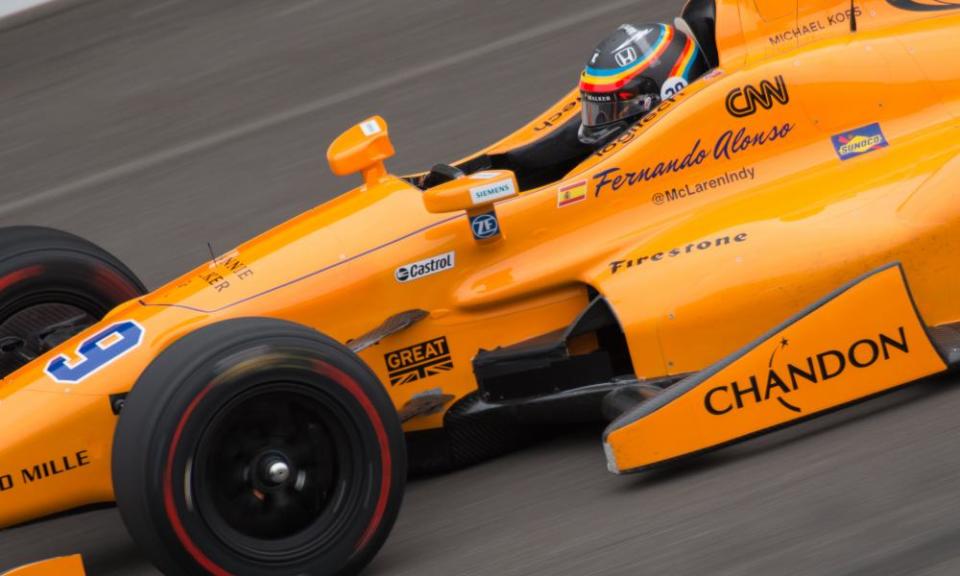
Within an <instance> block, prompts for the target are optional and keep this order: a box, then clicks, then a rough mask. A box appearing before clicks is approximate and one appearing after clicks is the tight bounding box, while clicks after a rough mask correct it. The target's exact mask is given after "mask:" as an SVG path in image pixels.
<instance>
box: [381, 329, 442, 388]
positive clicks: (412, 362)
mask: <svg viewBox="0 0 960 576" xmlns="http://www.w3.org/2000/svg"><path fill="white" fill-rule="evenodd" d="M383 359H384V361H385V362H386V363H387V373H388V374H389V376H390V385H391V386H402V385H404V384H410V383H411V382H416V381H417V380H422V379H423V378H429V377H431V376H436V375H437V374H441V373H443V372H449V371H451V370H453V359H452V358H451V356H450V348H449V346H447V338H446V337H445V336H441V337H439V338H434V339H433V340H427V341H426V342H420V343H419V344H414V345H413V346H408V347H406V348H402V349H400V350H394V351H393V352H388V353H387V354H385V355H384V357H383Z"/></svg>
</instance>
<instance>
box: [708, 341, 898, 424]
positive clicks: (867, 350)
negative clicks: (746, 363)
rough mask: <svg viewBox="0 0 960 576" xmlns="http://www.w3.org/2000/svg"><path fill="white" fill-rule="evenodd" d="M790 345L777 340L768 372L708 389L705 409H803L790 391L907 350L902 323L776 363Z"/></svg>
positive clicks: (716, 411)
mask: <svg viewBox="0 0 960 576" xmlns="http://www.w3.org/2000/svg"><path fill="white" fill-rule="evenodd" d="M789 346H790V341H789V340H787V339H786V338H784V339H782V340H780V342H779V343H777V345H776V347H775V348H774V350H773V352H772V353H771V354H770V362H769V363H768V366H769V370H768V371H767V372H765V373H763V374H753V375H751V376H749V377H747V378H744V379H738V380H735V381H733V382H731V383H730V384H727V385H725V386H717V387H716V388H712V389H710V390H709V391H708V392H707V393H706V395H704V397H703V406H704V408H705V409H706V411H707V412H708V413H710V414H712V415H714V416H723V415H725V414H730V413H732V412H736V411H738V410H744V409H749V408H750V407H752V406H756V405H759V404H762V403H764V402H769V401H771V400H775V401H777V402H778V403H780V405H781V406H783V408H784V409H786V410H789V411H791V412H797V413H802V412H803V408H802V407H800V406H798V405H797V402H795V401H793V400H792V399H791V397H790V395H791V394H792V393H793V392H796V391H798V390H801V389H802V388H804V387H806V386H812V385H815V384H819V385H822V384H824V383H826V382H829V381H830V380H834V379H836V378H842V377H843V375H844V374H846V373H847V372H848V371H849V370H861V369H864V368H869V367H870V366H873V365H874V364H876V363H878V362H886V361H888V360H890V359H891V358H893V357H894V356H895V355H904V354H909V353H910V348H909V345H908V343H907V335H906V332H905V331H904V329H903V326H901V327H900V328H899V329H898V331H897V334H896V335H895V336H890V335H888V334H882V333H881V334H878V335H877V336H876V338H864V339H863V340H857V341H856V342H854V343H853V344H851V345H850V346H849V347H847V348H846V349H843V350H825V351H823V352H820V353H819V354H814V355H812V356H809V357H807V358H806V359H805V360H804V361H803V362H799V363H796V364H794V363H789V362H788V363H785V364H783V363H780V364H776V363H777V356H778V353H781V351H782V350H785V349H787V348H788V347H789ZM780 355H781V356H782V353H781V354H780Z"/></svg>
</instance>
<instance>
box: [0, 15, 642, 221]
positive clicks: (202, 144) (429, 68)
mask: <svg viewBox="0 0 960 576" xmlns="http://www.w3.org/2000/svg"><path fill="white" fill-rule="evenodd" d="M636 4H637V0H620V1H619V2H611V3H609V4H604V5H602V6H597V7H595V8H592V9H590V10H584V11H583V12H579V13H577V14H572V15H570V16H566V17H564V18H560V19H558V20H554V21H553V22H548V23H546V24H541V25H539V26H534V27H532V28H529V29H527V30H524V31H523V32H518V33H516V34H512V35H510V36H505V37H503V38H501V39H499V40H496V41H494V42H491V43H489V44H486V45H484V46H478V47H476V48H472V49H470V50H465V51H463V52H460V53H458V54H453V55H450V56H447V57H446V58H441V59H439V60H434V61H433V62H429V63H426V64H422V65H420V66H414V67H413V68H408V69H406V70H402V71H400V72H397V73H395V74H391V75H388V76H384V77H382V78H380V79H379V80H376V81H373V82H368V83H366V84H360V85H358V86H355V87H353V88H350V89H348V90H343V91H341V92H337V93H335V94H330V95H329V96H324V97H323V98H318V99H316V100H313V101H311V102H307V103H304V104H301V105H300V106H295V107H293V108H289V109H287V110H284V111H282V112H278V113H276V114H271V115H269V116H264V117H263V118H260V119H258V120H253V121H251V122H247V123H244V124H240V125H238V126H235V127H233V128H229V129H227V130H223V131H220V132H215V133H213V134H210V135H208V136H205V137H203V138H199V139H197V140H193V141H191V142H186V143H184V144H180V145H178V146H173V147H171V148H167V149H165V150H160V151H158V152H155V153H153V154H149V155H146V156H143V157H141V158H137V159H136V160H131V161H129V162H125V163H123V164H119V165H117V166H114V167H113V168H109V169H107V170H103V171H101V172H96V173H93V174H90V175H88V176H84V177H82V178H79V179H77V180H73V181H70V182H67V183H65V184H61V185H60V186H54V187H53V188H48V189H46V190H43V191H40V192H37V193H35V194H31V195H29V196H27V197H24V198H20V199H18V200H13V201H11V202H7V203H4V204H0V215H7V214H10V213H11V212H16V211H18V210H22V209H24V208H30V207H32V206H36V205H37V204H41V203H43V202H46V201H49V200H54V199H57V198H62V197H64V196H68V195H70V194H73V193H74V192H78V191H80V190H84V189H86V188H90V187H91V186H98V185H101V184H105V183H107V182H110V181H112V180H116V179H118V178H123V177H125V176H129V175H130V174H134V173H136V172H139V171H141V170H146V169H149V168H153V167H155V166H158V165H160V164H163V163H165V162H169V161H171V160H175V159H177V158H180V157H183V156H187V155H190V154H194V153H197V152H201V151H203V150H207V149H210V148H213V147H216V146H219V145H221V144H224V143H226V142H229V141H231V140H236V139H238V138H242V137H245V136H249V135H251V134H254V133H256V132H260V131H262V130H266V129H268V128H272V127H274V126H277V125H279V124H283V123H285V122H290V121H291V120H296V119H298V118H301V117H303V116H307V115H309V114H313V113H315V112H318V111H320V110H323V109H324V108H329V107H330V106H334V105H336V104H340V103H342V102H347V101H349V100H352V99H354V98H356V97H359V96H363V95H365V94H370V93H371V92H378V91H381V90H383V89H385V88H390V87H392V86H396V85H400V84H405V83H408V82H409V81H410V80H412V79H414V78H418V77H421V76H427V75H429V74H432V73H434V72H436V71H438V70H442V69H443V68H448V67H450V66H455V65H457V64H461V63H463V62H466V61H468V60H472V59H474V58H478V57H480V56H485V55H487V54H490V53H493V52H497V51H499V50H503V49H505V48H511V47H513V46H516V45H518V44H523V43H525V42H528V41H530V40H531V39H533V38H538V37H540V36H546V35H548V34H552V33H554V32H559V31H560V30H563V29H565V28H569V27H571V26H575V25H577V24H580V23H582V22H583V21H584V20H590V19H593V18H597V17H599V16H603V15H604V14H607V13H609V12H615V11H617V10H620V9H622V8H628V7H630V6H635V5H636Z"/></svg>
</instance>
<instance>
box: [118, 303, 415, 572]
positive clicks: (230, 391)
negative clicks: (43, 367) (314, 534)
mask: <svg viewBox="0 0 960 576" xmlns="http://www.w3.org/2000/svg"><path fill="white" fill-rule="evenodd" d="M245 320H246V321H247V322H246V324H247V326H244V324H245ZM251 320H253V319H242V320H237V321H228V322H225V323H220V324H231V323H232V324H233V325H234V328H235V329H234V330H229V331H227V333H229V334H231V336H227V337H225V338H223V337H219V336H213V335H212V334H210V335H211V336H213V337H207V338H204V337H203V335H202V334H200V335H198V334H196V333H194V334H193V335H188V336H187V337H184V339H182V340H181V341H180V342H178V343H175V344H174V345H173V346H171V347H170V348H169V349H168V351H167V352H165V353H163V354H161V356H160V357H158V359H157V360H155V361H154V363H153V364H151V366H150V367H148V369H147V370H146V371H145V372H144V374H143V376H142V377H141V379H140V381H139V382H138V384H137V386H135V387H134V389H133V392H132V393H131V395H130V396H129V397H128V399H127V403H126V406H125V408H124V411H123V412H122V413H121V425H120V426H119V427H118V432H117V434H118V438H117V441H116V444H115V449H114V458H115V460H116V459H117V458H119V457H122V454H126V455H129V454H130V453H131V452H130V449H129V448H127V449H122V448H121V449H118V448H119V447H120V445H121V444H125V445H127V446H130V442H129V441H131V440H132V441H133V444H135V445H136V447H135V448H134V453H139V454H141V455H142V456H141V457H142V458H143V462H142V463H143V468H142V470H143V475H142V478H141V479H140V480H139V481H142V482H143V484H140V485H141V486H145V487H146V490H145V492H144V494H152V495H154V496H153V498H152V499H149V500H147V501H143V500H141V508H143V507H145V508H146V510H144V511H145V512H147V513H148V515H149V518H150V521H151V522H152V526H144V525H143V524H142V522H141V523H138V522H137V521H136V519H133V521H132V522H131V521H130V519H128V517H127V516H128V514H127V513H124V506H123V502H122V500H123V499H124V498H125V497H126V494H124V492H129V488H128V489H124V488H122V487H121V486H117V492H118V493H117V497H118V502H121V512H122V513H124V519H125V521H127V523H128V527H130V528H131V532H133V533H134V537H135V539H137V540H138V541H139V542H141V544H143V541H146V542H147V545H146V548H148V549H149V550H148V551H151V552H152V556H154V560H155V561H156V562H157V563H158V564H159V565H160V566H161V567H162V568H164V569H165V570H166V571H167V572H168V573H171V574H180V573H194V574H206V573H213V574H278V573H289V574H302V573H309V574H324V575H325V574H330V575H333V574H351V573H355V572H357V571H359V569H360V568H362V567H363V566H364V565H366V564H367V562H368V561H369V560H370V558H372V556H373V554H375V553H376V551H377V550H378V549H379V548H380V546H381V545H382V543H383V541H384V540H385V538H386V535H387V533H388V532H389V529H390V527H391V526H392V524H393V521H394V520H395V518H396V513H397V511H398V509H399V501H400V500H401V499H402V494H403V482H404V480H405V453H404V446H403V440H402V432H400V428H399V421H398V420H397V419H396V416H395V412H394V411H393V408H392V403H390V399H389V396H388V395H387V394H386V392H385V391H384V390H383V388H382V386H381V385H380V383H379V381H378V380H377V379H376V376H375V375H374V374H373V373H372V372H371V371H370V370H369V368H367V367H366V365H365V364H363V362H362V361H361V360H359V358H357V357H356V356H355V355H353V354H352V353H351V352H349V351H348V350H346V349H345V348H343V347H342V346H340V345H338V344H336V343H334V342H333V341H331V340H329V339H326V338H325V337H322V336H321V335H320V334H318V333H316V332H313V331H312V330H309V329H306V328H302V327H296V330H294V331H292V330H291V326H295V325H290V324H289V323H284V322H280V321H269V320H265V319H256V320H259V322H255V323H256V324H258V327H257V328H255V329H254V328H253V326H252V325H251V324H250V321H251ZM214 326H215V327H208V328H211V329H212V331H213V332H217V331H219V332H223V330H222V326H218V325H214ZM268 326H269V327H272V328H273V329H274V330H273V331H272V332H273V333H271V330H270V329H269V328H267V327H268ZM203 330H204V329H201V331H203ZM191 340H193V342H191ZM201 340H203V341H204V342H203V344H205V345H209V344H211V343H212V342H219V346H215V347H213V348H211V349H207V350H202V351H201V350H197V349H196V345H197V344H200V343H201V342H200V341H201ZM190 349H193V350H195V352H190V351H188V350H190ZM168 352H169V353H170V356H168V357H167V358H169V359H174V360H175V361H174V362H167V361H164V357H165V356H167V353H168ZM174 357H176V358H174ZM186 357H191V358H192V360H191V361H187V362H183V360H184V358H186ZM308 365H309V367H308ZM291 366H295V369H296V371H299V372H298V373H299V374H300V375H301V376H307V375H308V374H309V372H310V369H312V371H313V378H312V379H310V378H304V381H301V382H299V384H300V385H309V386H315V387H316V391H318V392H319V393H322V394H325V395H327V397H328V398H330V399H332V400H335V401H336V403H337V405H338V406H339V407H340V408H341V409H342V410H343V412H344V413H346V414H348V415H349V416H350V421H351V422H352V423H354V425H355V431H356V432H357V437H358V438H360V439H361V442H362V444H361V447H352V448H351V449H353V450H356V449H358V448H359V449H361V450H362V451H363V452H364V454H365V455H366V457H365V458H363V465H364V467H363V468H362V469H361V478H359V480H360V481H359V482H358V483H357V485H356V486H353V487H352V488H351V489H350V490H348V493H349V494H352V495H353V496H355V497H356V502H357V506H356V507H354V508H353V509H352V514H350V518H348V519H347V521H346V522H345V523H343V524H342V525H341V526H340V528H341V530H338V531H337V533H336V537H335V538H333V539H332V540H325V541H326V542H327V545H326V546H325V547H324V548H323V549H314V550H312V551H311V553H309V554H306V555H302V556H301V557H300V558H298V559H296V560H292V559H290V560H286V561H282V562H264V561H258V560H257V559H255V558H252V557H250V556H243V555H242V554H240V553H238V552H236V551H235V550H234V549H232V548H231V547H230V546H227V545H226V544H224V542H222V541H221V540H220V539H219V538H218V537H217V536H216V535H215V534H214V532H212V531H211V530H210V528H209V525H208V524H207V521H206V520H205V519H204V518H203V506H200V505H199V503H196V502H194V506H192V507H191V506H188V504H187V501H188V500H187V494H191V495H192V494H193V493H194V491H195V489H194V486H193V485H192V484H190V483H188V482H190V481H188V480H187V476H188V475H187V473H186V471H187V469H188V465H190V464H189V463H190V462H191V458H192V456H193V455H194V454H195V451H196V447H197V442H198V441H199V439H200V437H201V436H202V434H203V433H204V431H205V430H206V428H207V424H208V423H209V422H210V420H211V419H212V418H214V417H215V415H216V414H217V412H218V410H219V409H220V407H222V406H224V405H225V404H227V403H229V402H230V401H231V399H233V398H236V397H237V396H238V395H240V394H243V393H244V392H246V391H248V390H250V388H251V386H255V384H252V383H253V382H256V381H257V380H256V379H257V378H258V377H262V378H266V379H267V380H269V379H272V376H271V374H279V373H285V374H286V375H287V376H288V377H289V375H290V374H291V372H290V370H291ZM284 371H286V372H284ZM307 380H312V382H308V381H307ZM159 386H164V387H163V388H162V389H161V388H159ZM147 387H151V389H149V390H148V389H147ZM144 401H146V402H144ZM385 407H386V409H387V411H386V412H385V410H384V408H385ZM391 417H392V418H391ZM125 421H126V423H127V424H130V423H135V424H134V425H133V426H124V423H125ZM151 430H152V431H153V433H152V434H151ZM121 434H126V435H129V437H127V438H125V439H124V440H126V441H124V442H121V439H122V437H121ZM398 436H399V441H398V439H397V438H398ZM117 464H122V463H120V462H115V466H116V465H117ZM121 468H127V469H129V466H121ZM117 469H118V468H116V467H115V484H117V483H118V481H119V483H121V484H128V483H129V481H130V480H133V482H134V483H137V482H139V481H138V480H135V479H130V478H127V479H126V480H127V482H124V479H119V478H117V476H116V470H117ZM191 478H192V477H191ZM356 480H357V479H355V481H356ZM188 489H189V490H188ZM341 520H342V519H341ZM131 524H135V525H136V524H139V525H138V526H131ZM144 530H146V532H152V533H150V534H143V532H144ZM138 533H139V534H138Z"/></svg>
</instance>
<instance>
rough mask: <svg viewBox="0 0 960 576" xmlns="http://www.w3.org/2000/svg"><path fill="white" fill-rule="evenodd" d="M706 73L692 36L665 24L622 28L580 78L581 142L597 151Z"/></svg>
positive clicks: (596, 52) (598, 51)
mask: <svg viewBox="0 0 960 576" xmlns="http://www.w3.org/2000/svg"><path fill="white" fill-rule="evenodd" d="M708 70H709V64H708V63H707V60H706V58H705V57H704V55H703V52H702V51H701V50H700V47H699V46H698V45H697V41H696V39H694V38H693V37H692V36H691V35H689V34H687V33H685V32H683V31H681V30H678V29H677V28H675V27H673V26H670V25H667V24H642V25H639V26H632V25H630V24H624V25H623V26H620V27H619V28H618V29H617V31H616V32H614V33H613V34H612V35H611V36H609V37H608V38H607V39H606V40H604V41H603V42H601V43H600V44H599V45H598V46H597V49H596V50H594V52H593V56H592V57H591V58H590V62H588V63H587V67H586V68H585V69H584V70H583V73H582V74H581V76H580V97H581V111H582V115H583V119H582V120H583V121H582V123H581V126H580V133H579V136H580V141H581V142H583V143H584V144H590V145H598V144H601V143H604V142H605V141H606V140H608V139H609V138H611V137H612V136H614V135H615V134H618V133H619V132H620V131H621V130H623V129H624V128H626V127H628V126H629V125H630V124H632V123H633V122H635V121H636V120H639V119H640V118H642V117H643V116H645V115H646V114H647V113H649V112H650V111H651V110H653V108H655V107H656V106H657V105H659V104H660V102H661V101H662V100H664V99H666V98H669V97H671V96H673V95H674V94H676V93H677V92H679V91H680V90H682V89H683V88H685V87H686V86H687V85H688V84H689V83H691V82H693V81H694V80H696V79H697V78H699V77H700V76H701V75H703V74H704V73H706V72H707V71H708Z"/></svg>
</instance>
